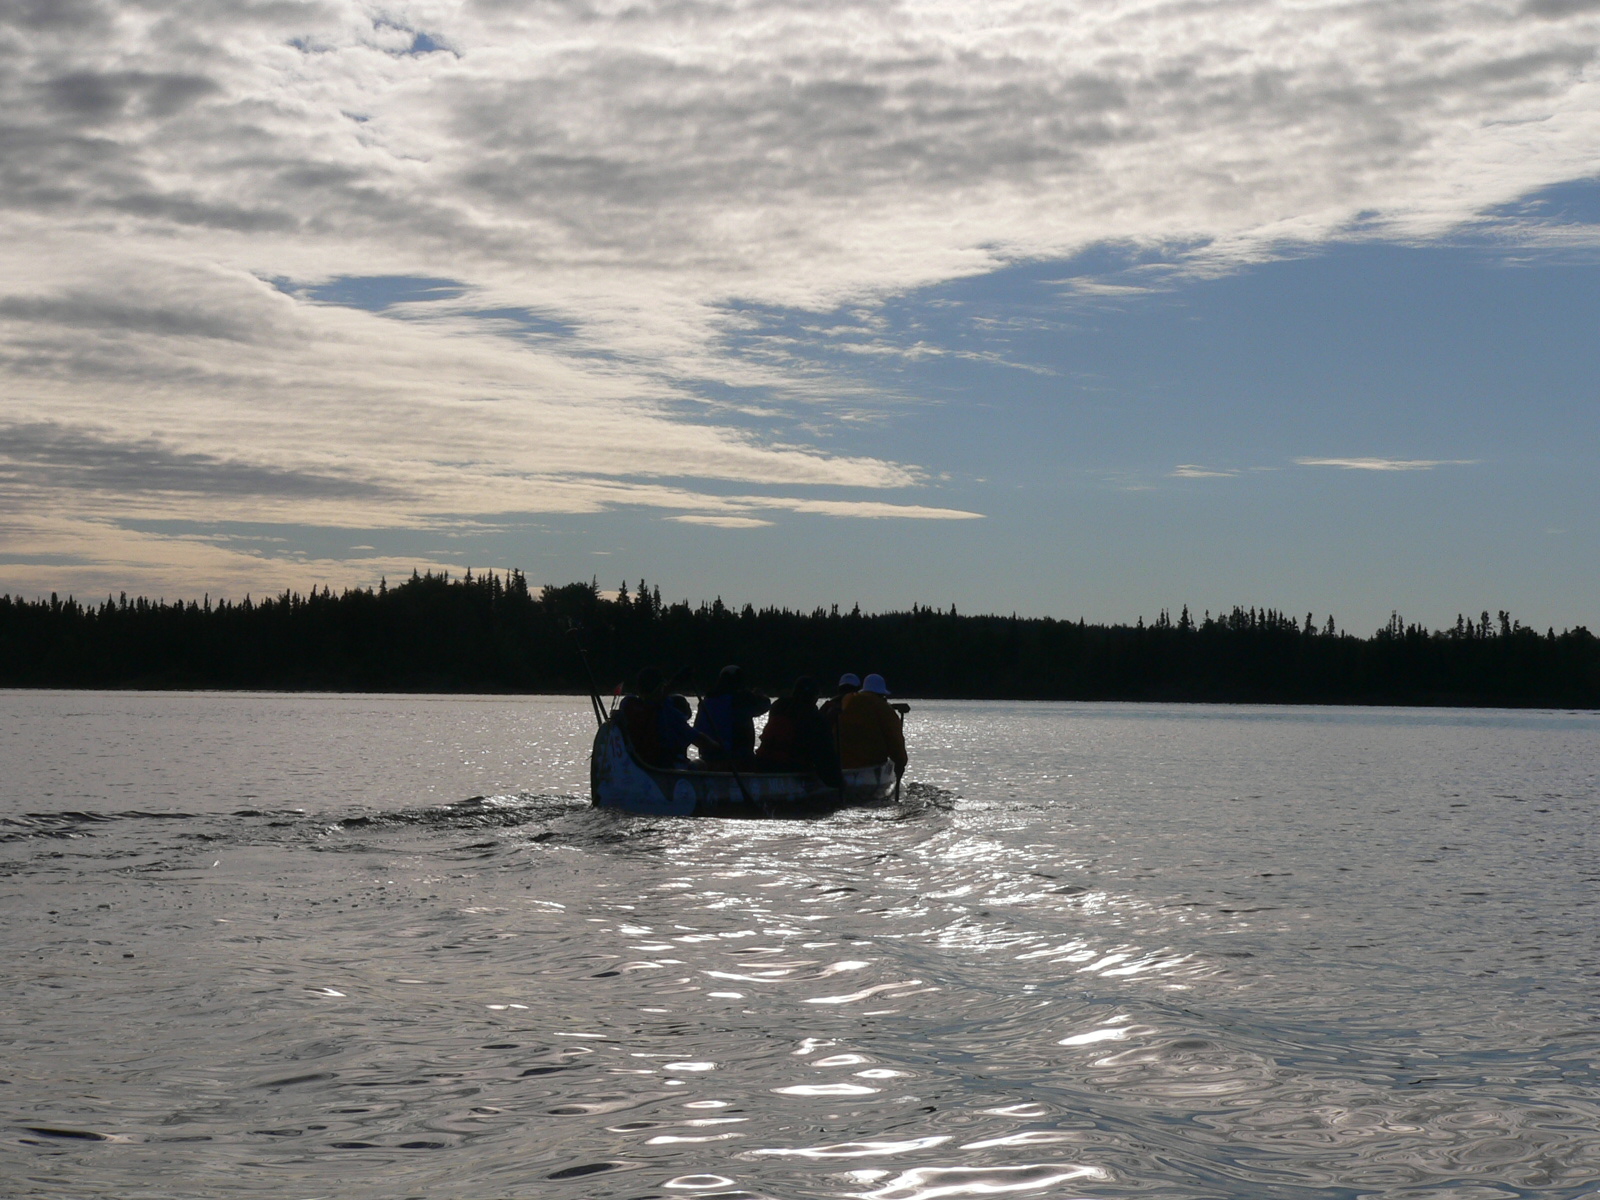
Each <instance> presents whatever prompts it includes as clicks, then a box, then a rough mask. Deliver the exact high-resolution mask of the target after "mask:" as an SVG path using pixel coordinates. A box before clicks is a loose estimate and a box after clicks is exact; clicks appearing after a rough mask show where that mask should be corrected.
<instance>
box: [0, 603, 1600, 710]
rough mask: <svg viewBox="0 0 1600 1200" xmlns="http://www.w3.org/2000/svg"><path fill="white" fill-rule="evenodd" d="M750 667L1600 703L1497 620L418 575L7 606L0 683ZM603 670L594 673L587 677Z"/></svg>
mask: <svg viewBox="0 0 1600 1200" xmlns="http://www.w3.org/2000/svg"><path fill="white" fill-rule="evenodd" d="M728 662H738V663H740V664H742V665H743V666H744V667H745V670H746V673H747V676H748V677H749V678H750V679H751V680H752V681H753V682H754V683H755V684H756V685H758V686H761V687H763V688H765V689H767V690H768V691H777V690H780V689H782V688H783V687H786V686H787V685H788V684H789V683H790V682H792V681H793V679H794V678H795V677H796V676H797V675H799V674H802V673H806V674H812V675H814V676H816V677H818V678H819V679H820V680H821V682H822V683H823V685H824V689H826V687H827V685H828V684H829V683H830V682H831V680H832V678H833V677H834V676H835V675H836V673H837V672H841V671H846V670H853V671H856V672H857V673H865V672H868V671H877V672H880V673H882V674H884V675H886V676H887V677H888V679H889V682H890V685H891V686H892V687H893V688H894V689H895V691H896V692H898V693H900V694H903V695H907V696H917V697H922V698H927V699H950V700H956V699H964V700H1011V701H1077V702H1089V703H1152V704H1226V705H1257V704H1274V705H1326V706H1340V707H1346V706H1367V707H1402V708H1510V709H1530V708H1541V709H1567V710H1573V711H1590V710H1594V709H1600V639H1597V638H1596V637H1595V636H1594V635H1593V634H1591V633H1590V632H1589V631H1588V630H1587V629H1585V628H1583V627H1582V626H1579V627H1577V628H1575V629H1570V630H1565V631H1562V632H1561V633H1559V634H1558V633H1557V632H1556V631H1555V630H1554V629H1550V630H1547V631H1545V632H1543V633H1540V632H1538V631H1536V630H1533V629H1530V628H1528V627H1526V626H1524V625H1522V624H1520V623H1519V622H1517V621H1515V620H1514V619H1513V618H1512V617H1511V615H1510V614H1509V613H1505V612H1501V613H1499V614H1498V615H1497V619H1494V620H1491V618H1490V616H1489V614H1488V613H1483V614H1480V616H1479V617H1478V618H1477V619H1475V620H1468V619H1467V618H1466V617H1464V616H1463V617H1460V618H1458V619H1457V621H1456V624H1455V626H1454V627H1453V628H1447V629H1444V630H1428V629H1425V628H1423V627H1421V626H1419V625H1415V624H1411V625H1408V624H1406V623H1405V622H1403V621H1402V620H1401V619H1400V618H1399V617H1398V616H1397V617H1394V618H1393V619H1391V621H1390V622H1389V624H1388V625H1387V626H1386V627H1385V628H1383V629H1380V630H1378V631H1376V632H1375V633H1374V634H1373V635H1372V636H1371V637H1367V638H1361V637H1356V636H1354V635H1352V634H1350V633H1347V632H1343V631H1341V630H1338V629H1337V627H1336V626H1335V623H1334V621H1333V618H1331V617H1329V618H1327V620H1326V621H1324V622H1320V623H1319V622H1317V621H1316V620H1315V619H1314V618H1313V616H1312V614H1309V613H1308V614H1306V616H1305V618H1304V619H1303V620H1302V619H1299V618H1296V617H1292V616H1289V615H1288V614H1284V613H1280V612H1277V611H1275V610H1272V609H1255V608H1251V609H1243V608H1235V609H1233V610H1232V611H1231V612H1229V613H1226V614H1223V615H1221V616H1216V617H1213V616H1212V615H1211V614H1210V613H1205V614H1204V615H1203V616H1202V617H1201V618H1199V619H1195V618H1194V617H1193V616H1191V614H1190V612H1189V610H1188V609H1184V610H1182V612H1181V614H1180V615H1179V617H1178V618H1177V619H1176V620H1174V619H1173V618H1172V617H1171V616H1170V615H1169V614H1168V613H1166V612H1163V613H1162V614H1161V616H1160V617H1159V618H1158V619H1157V620H1156V621H1155V622H1153V623H1152V624H1149V625H1146V624H1145V623H1144V622H1143V621H1142V620H1141V621H1139V622H1138V623H1137V624H1135V625H1131V626H1130V625H1090V624H1088V623H1087V622H1084V621H1075V622H1074V621H1060V620H1055V619H1053V618H1049V617H1016V616H1011V617H1004V616H992V615H983V616H964V615H959V614H957V613H956V612H955V611H954V609H951V610H949V611H943V610H935V609H932V608H924V607H921V606H918V605H913V606H912V608H911V610H910V611H909V612H890V613H876V614H863V613H861V612H860V611H859V610H856V611H852V612H848V613H842V612H840V610H839V609H838V608H837V607H833V608H829V609H821V608H819V609H816V610H813V611H812V612H809V613H802V612H794V611H791V610H787V609H772V608H768V609H763V610H759V611H758V610H756V609H754V608H753V607H751V606H749V605H746V606H744V607H743V608H741V609H738V610H735V609H733V608H730V607H728V606H726V605H724V604H723V603H722V601H721V599H720V598H719V599H718V600H716V601H714V602H712V603H711V604H701V605H699V606H698V607H691V606H690V604H689V603H688V602H687V601H682V602H679V603H676V604H671V605H668V604H665V603H663V602H662V600H661V598H660V593H659V591H658V590H655V589H651V588H648V587H647V586H646V585H644V584H643V583H641V584H640V585H639V587H638V589H637V590H636V591H634V592H633V593H631V594H630V593H629V592H628V591H627V590H626V589H624V590H623V591H622V593H621V594H620V595H619V596H618V597H617V598H615V599H608V598H605V597H602V596H601V595H600V594H599V591H598V589H597V588H596V586H595V585H594V584H592V583H590V584H570V585H568V586H566V587H562V588H545V589H543V590H542V591H541V592H539V593H537V594H534V593H532V592H531V591H530V590H529V589H528V587H527V584H526V582H525V580H524V579H523V577H522V576H521V575H520V574H517V573H515V572H513V573H512V574H510V575H508V576H504V577H502V576H497V575H480V576H476V577H474V576H471V575H469V576H467V577H466V578H464V579H459V580H451V579H449V578H447V577H442V576H413V578H412V579H410V580H408V581H407V582H405V583H403V584H401V585H399V586H397V587H394V588H390V587H387V586H383V587H380V588H379V589H376V590H371V589H369V590H351V591H347V592H345V593H343V594H342V595H339V596H335V595H333V594H332V593H331V592H329V591H327V590H323V591H322V592H313V593H311V594H310V595H306V596H302V595H298V594H295V593H291V592H286V593H284V594H283V595H281V596H275V597H272V598H270V599H266V600H263V601H260V602H254V601H251V600H250V599H248V598H247V599H246V600H245V601H243V602H241V603H239V604H231V603H227V602H223V603H220V604H216V605H213V604H211V603H210V601H209V599H207V600H206V601H204V602H200V603H196V602H193V601H189V602H181V601H180V602H174V603H170V604H168V603H165V602H151V601H149V600H147V599H143V598H139V599H134V600H129V599H128V598H127V597H125V596H124V597H120V598H118V599H116V600H112V599H109V598H108V599H107V600H106V601H105V602H103V603H100V604H98V605H84V604H81V603H78V602H77V601H75V600H73V599H71V598H68V599H65V600H63V599H61V598H59V597H56V596H52V597H51V599H50V600H48V601H44V600H38V601H26V600H21V599H17V598H13V597H9V596H6V597H0V687H18V688H62V689H71V690H87V689H94V690H149V691H184V690H196V691H228V690H234V691H277V692H291V693H351V694H368V695H397V694H411V695H504V696H517V695H574V696H582V695H586V694H587V693H588V692H589V691H590V690H591V688H592V689H593V690H598V691H599V692H600V693H601V694H603V695H605V696H610V695H611V694H613V692H614V691H615V689H616V688H617V687H618V686H620V685H621V684H623V683H624V682H625V681H627V680H630V679H631V678H632V676H633V674H634V672H635V671H637V670H638V669H639V668H640V667H641V666H645V665H659V666H662V667H665V668H666V669H667V670H668V672H669V673H671V672H672V671H675V670H678V669H680V668H687V675H686V677H685V679H684V681H683V682H682V684H681V690H683V691H685V692H689V693H693V692H694V691H695V690H696V688H697V687H704V686H706V685H707V684H708V683H709V682H710V680H711V679H712V678H713V677H714V676H715V673H716V671H717V669H718V668H719V667H720V666H722V665H723V664H724V663H728ZM591 671H592V676H591Z"/></svg>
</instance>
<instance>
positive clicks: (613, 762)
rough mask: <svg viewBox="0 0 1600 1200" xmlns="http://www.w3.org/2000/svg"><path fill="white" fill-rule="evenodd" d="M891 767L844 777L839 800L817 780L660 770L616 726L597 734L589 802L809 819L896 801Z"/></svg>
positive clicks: (674, 812)
mask: <svg viewBox="0 0 1600 1200" xmlns="http://www.w3.org/2000/svg"><path fill="white" fill-rule="evenodd" d="M894 783H895V779H894V764H892V763H888V762H884V763H880V764H879V765H878V766H876V767H861V768H858V769H854V770H850V771H846V772H845V773H844V785H845V786H844V794H843V795H840V793H839V791H838V790H837V789H835V788H831V787H829V786H828V785H827V784H825V783H823V782H822V780H820V779H818V778H817V777H816V776H815V775H799V774H789V773H783V774H779V773H774V772H765V771H759V772H758V771H740V772H739V773H738V774H737V775H734V774H733V773H732V772H729V771H663V770H658V769H657V768H655V767H647V766H645V765H644V764H643V763H641V762H640V761H639V760H638V759H637V758H635V757H634V755H633V752H632V751H631V750H629V748H628V743H627V740H626V739H625V738H624V737H623V736H622V730H621V728H620V727H619V726H618V725H617V722H616V721H614V720H612V721H607V722H606V723H605V724H604V725H603V726H601V728H600V732H599V733H597V734H596V735H595V739H594V749H593V751H592V752H591V754H590V756H589V797H590V799H591V800H593V801H594V803H595V804H596V805H597V806H599V807H600V808H615V809H620V810H621V811H623V812H632V813H643V814H647V815H650V816H663V817H666V816H671V817H812V816H824V815H826V814H827V813H830V812H833V811H834V810H836V809H839V808H845V807H848V806H850V805H856V804H872V803H876V802H879V801H883V800H887V799H889V798H890V797H891V796H892V795H893V794H894Z"/></svg>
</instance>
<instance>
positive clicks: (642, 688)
mask: <svg viewBox="0 0 1600 1200" xmlns="http://www.w3.org/2000/svg"><path fill="white" fill-rule="evenodd" d="M661 683H662V680H661V672H660V671H658V670H657V669H656V668H655V667H645V668H644V669H643V670H642V671H640V672H639V674H638V676H637V677H636V678H635V679H634V687H636V688H637V689H638V690H639V695H641V696H653V695H655V693H657V692H659V691H660V690H661Z"/></svg>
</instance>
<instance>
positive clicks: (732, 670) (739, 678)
mask: <svg viewBox="0 0 1600 1200" xmlns="http://www.w3.org/2000/svg"><path fill="white" fill-rule="evenodd" d="M743 683H744V672H743V671H741V670H740V669H739V668H738V667H737V666H735V665H734V664H733V663H729V664H728V665H727V666H725V667H723V668H722V670H720V671H718V672H717V682H716V683H714V684H712V685H711V692H712V694H713V695H719V694H721V693H722V692H736V691H738V690H739V688H740V686H741V685H742V684H743Z"/></svg>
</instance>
